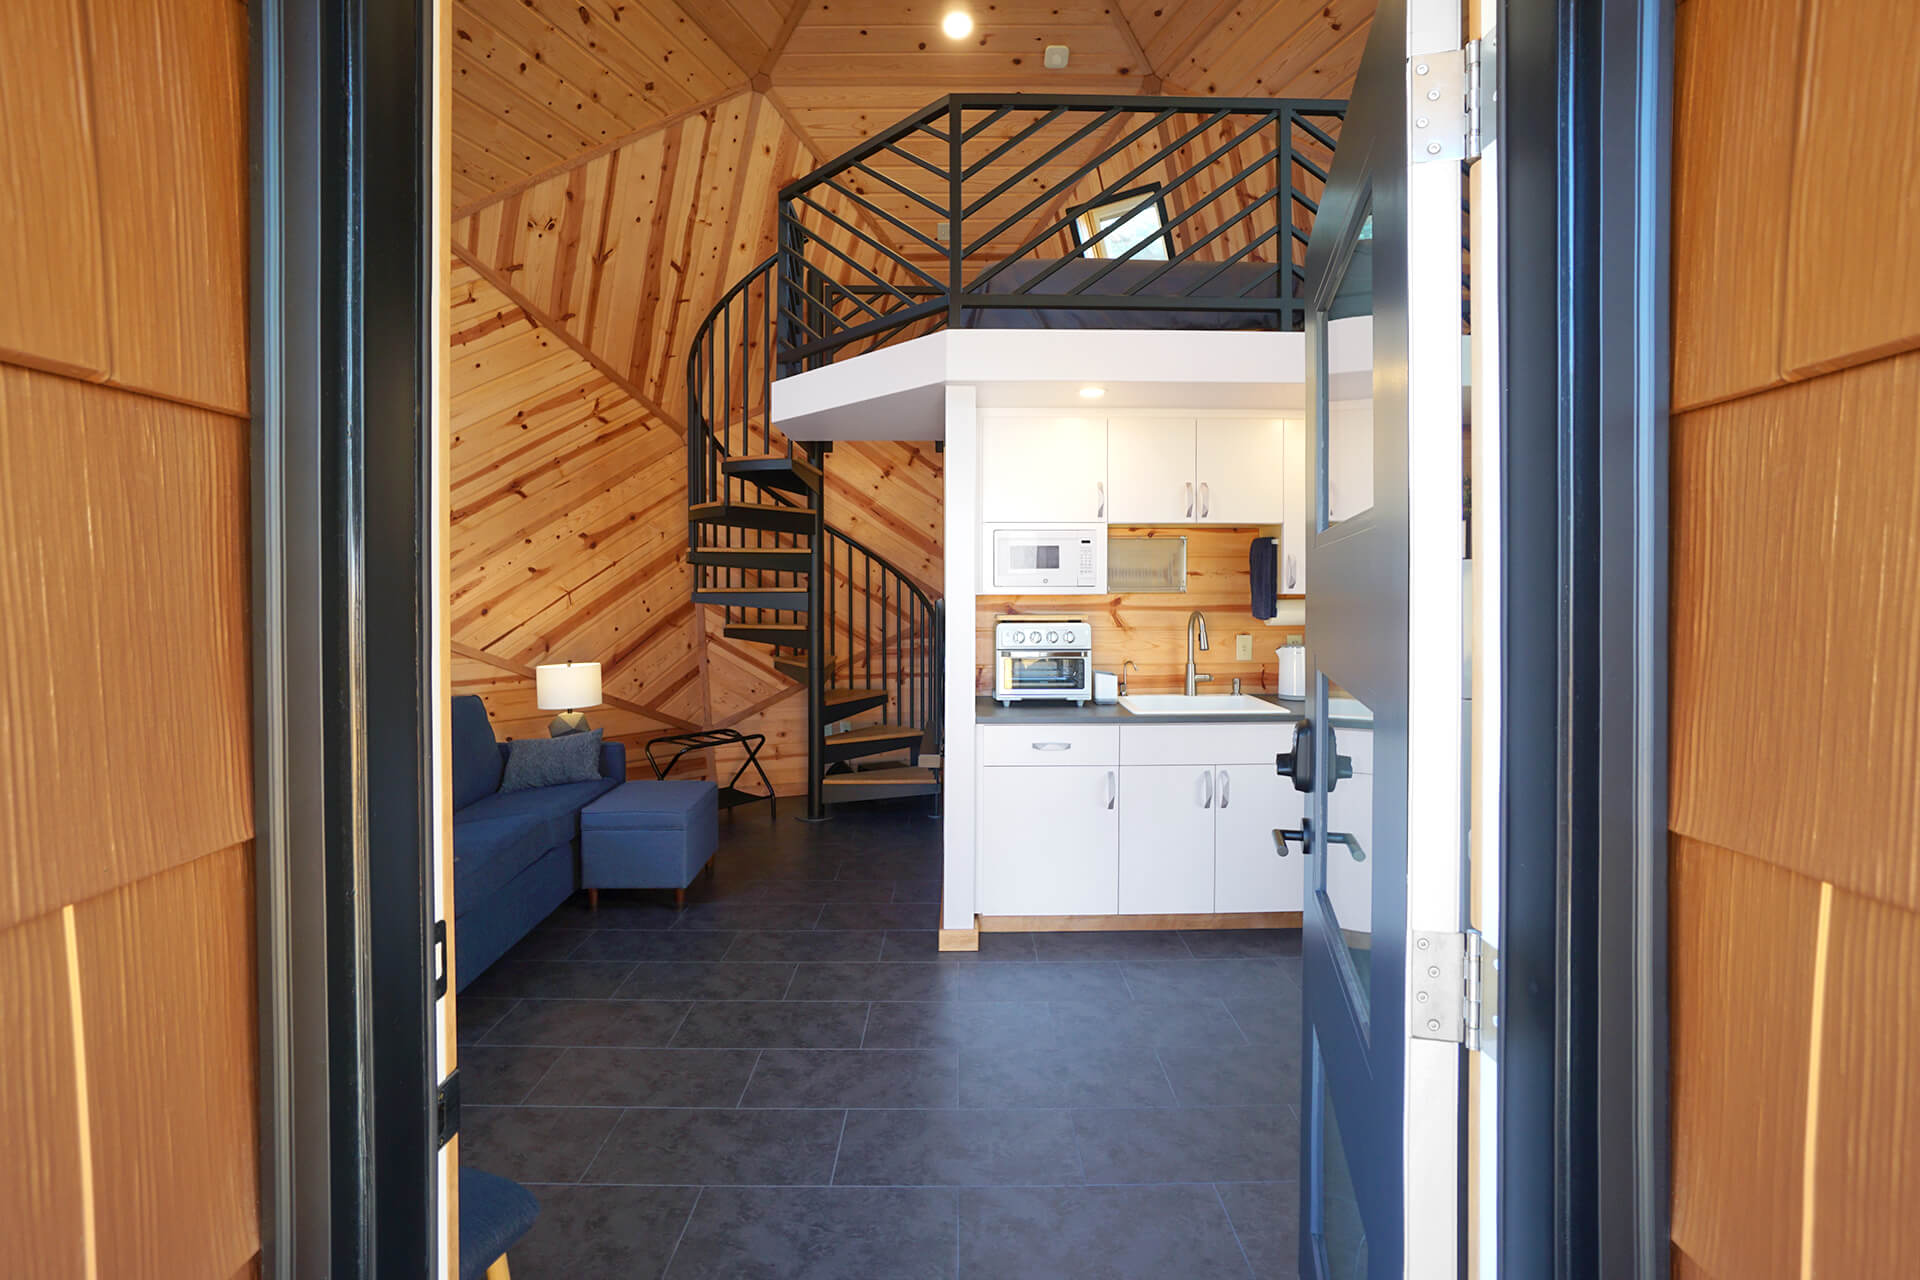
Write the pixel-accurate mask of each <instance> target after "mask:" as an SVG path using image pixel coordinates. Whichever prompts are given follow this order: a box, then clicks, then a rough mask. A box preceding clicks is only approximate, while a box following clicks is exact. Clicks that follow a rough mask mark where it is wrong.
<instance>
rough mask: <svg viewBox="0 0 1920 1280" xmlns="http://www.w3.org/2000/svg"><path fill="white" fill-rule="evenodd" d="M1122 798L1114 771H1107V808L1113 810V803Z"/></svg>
mask: <svg viewBox="0 0 1920 1280" xmlns="http://www.w3.org/2000/svg"><path fill="white" fill-rule="evenodd" d="M1119 798H1120V788H1119V787H1118V786H1117V785H1115V779H1114V776H1113V770H1111V769H1109V770H1107V808H1109V809H1111V808H1113V802H1114V801H1115V800H1117V799H1119Z"/></svg>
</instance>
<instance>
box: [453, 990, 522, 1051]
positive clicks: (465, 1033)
mask: <svg viewBox="0 0 1920 1280" xmlns="http://www.w3.org/2000/svg"><path fill="white" fill-rule="evenodd" d="M519 1003H520V1001H519V999H518V998H517V997H515V996H496V997H494V998H492V999H489V998H487V997H486V996H470V995H467V994H466V993H465V992H462V993H460V994H459V995H457V996H455V997H454V1022H455V1023H456V1024H457V1025H458V1027H459V1029H460V1035H459V1037H458V1038H459V1041H460V1043H461V1044H478V1043H479V1042H480V1040H481V1038H482V1037H483V1036H485V1035H486V1034H487V1032H489V1031H491V1030H493V1024H494V1023H496V1022H498V1021H500V1019H502V1018H504V1017H505V1016H506V1015H507V1011H508V1010H509V1009H511V1008H513V1006H514V1005H516V1004H519Z"/></svg>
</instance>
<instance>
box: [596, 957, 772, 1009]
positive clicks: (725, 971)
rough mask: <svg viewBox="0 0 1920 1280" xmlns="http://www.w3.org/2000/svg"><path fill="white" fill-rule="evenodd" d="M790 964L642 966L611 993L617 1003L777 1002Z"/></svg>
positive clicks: (664, 964)
mask: <svg viewBox="0 0 1920 1280" xmlns="http://www.w3.org/2000/svg"><path fill="white" fill-rule="evenodd" d="M792 980H793V966H792V965H790V964H726V963H706V962H678V961H673V962H661V963H648V962H643V963H641V964H637V965H634V966H633V971H632V973H631V974H630V975H629V976H628V978H627V980H626V981H625V982H624V983H622V984H621V985H620V987H619V989H618V990H617V991H616V992H615V993H614V994H615V996H616V997H617V998H618V999H621V1000H778V999H779V998H780V997H781V996H782V995H784V994H785V993H786V990H787V984H788V983H789V982H791V981H792Z"/></svg>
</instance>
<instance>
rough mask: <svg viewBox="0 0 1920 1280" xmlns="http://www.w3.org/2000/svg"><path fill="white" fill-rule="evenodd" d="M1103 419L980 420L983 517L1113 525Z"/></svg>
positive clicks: (1020, 416) (1013, 416)
mask: <svg viewBox="0 0 1920 1280" xmlns="http://www.w3.org/2000/svg"><path fill="white" fill-rule="evenodd" d="M1107 507H1108V501H1107V422H1106V419H1105V418H1087V417H1074V416H1070V415H1066V414H1045V413H983V414H981V415H980V518H981V519H982V520H983V521H985V522H986V523H988V524H1010V523H1019V522H1022V521H1035V522H1042V521H1054V522H1077V523H1081V524H1097V523H1100V522H1103V521H1105V520H1106V519H1107Z"/></svg>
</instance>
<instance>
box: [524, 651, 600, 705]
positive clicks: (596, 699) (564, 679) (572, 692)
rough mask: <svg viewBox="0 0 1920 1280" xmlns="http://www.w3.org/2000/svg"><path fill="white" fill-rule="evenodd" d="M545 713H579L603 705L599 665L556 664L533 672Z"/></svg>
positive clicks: (581, 663)
mask: <svg viewBox="0 0 1920 1280" xmlns="http://www.w3.org/2000/svg"><path fill="white" fill-rule="evenodd" d="M533 676H534V686H535V688H536V690H537V691H538V694H539V697H540V709H541V710H542V711H577V710H579V709H580V708H581V707H597V706H599V705H600V664H599V663H597V662H556V663H553V664H552V665H550V666H544V667H535V668H534V669H533Z"/></svg>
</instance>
